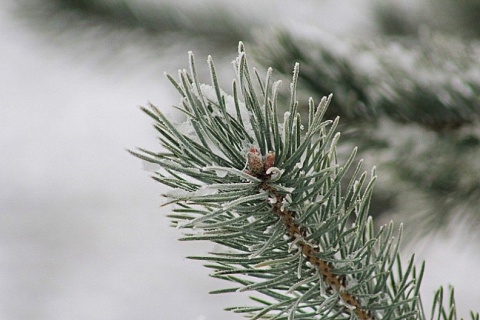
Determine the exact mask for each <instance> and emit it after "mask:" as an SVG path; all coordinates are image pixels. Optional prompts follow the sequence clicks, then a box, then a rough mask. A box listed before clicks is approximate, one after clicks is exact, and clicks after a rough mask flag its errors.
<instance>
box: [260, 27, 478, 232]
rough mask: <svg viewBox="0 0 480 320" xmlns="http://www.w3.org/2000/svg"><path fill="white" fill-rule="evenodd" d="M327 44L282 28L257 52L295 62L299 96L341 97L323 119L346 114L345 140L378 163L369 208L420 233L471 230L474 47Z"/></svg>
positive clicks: (423, 41) (430, 39) (431, 38)
mask: <svg viewBox="0 0 480 320" xmlns="http://www.w3.org/2000/svg"><path fill="white" fill-rule="evenodd" d="M329 40H331V39H320V40H319V42H317V43H315V42H314V41H312V40H301V39H300V38H299V37H294V36H293V35H291V34H289V33H288V32H286V31H284V32H280V33H278V34H277V37H275V38H274V40H272V41H270V42H268V43H267V44H265V45H263V46H260V48H259V49H257V53H258V55H257V58H258V59H259V60H260V61H262V63H263V64H267V63H272V62H273V65H274V67H275V68H276V70H279V71H280V72H281V73H282V74H284V77H286V76H287V73H289V71H288V68H289V66H290V61H292V60H297V61H300V62H301V63H302V65H303V66H304V67H303V72H302V74H301V75H300V78H299V86H303V87H304V88H306V89H304V91H303V95H304V96H319V95H323V94H326V93H328V92H336V93H338V94H337V96H336V100H335V105H334V106H333V107H332V108H330V109H329V111H327V114H326V117H327V118H330V119H333V118H335V117H336V116H338V115H340V116H341V117H342V120H343V121H342V122H343V125H340V129H341V130H342V133H343V134H344V135H343V136H344V138H345V139H346V140H344V141H347V142H349V143H350V144H353V145H357V146H359V147H360V150H361V152H362V156H363V157H366V158H367V159H368V161H367V164H368V166H372V165H374V164H375V165H377V166H378V167H379V170H381V172H382V176H383V177H384V179H383V180H382V179H381V180H380V181H379V183H380V190H381V193H380V194H377V195H376V197H374V200H373V203H372V206H373V207H374V211H373V212H372V213H373V214H375V213H378V214H381V213H385V212H390V213H397V214H398V213H400V214H403V216H404V217H405V219H406V220H409V222H411V223H412V224H415V225H417V226H418V225H423V226H425V234H427V232H430V231H435V230H439V229H442V228H444V227H445V226H447V225H448V223H447V222H449V221H455V222H456V223H458V221H459V220H462V219H465V220H466V219H469V221H471V222H470V223H469V225H470V226H471V227H472V229H474V228H475V227H474V226H477V225H478V223H476V221H479V220H478V218H479V216H478V214H477V213H478V210H477V209H476V208H478V206H479V205H480V203H479V199H480V175H479V172H480V171H479V170H478V161H477V160H476V159H478V157H480V132H479V131H478V128H479V123H480V100H479V99H478V96H477V95H476V94H475V92H479V91H480V78H479V77H478V76H476V75H478V74H479V73H480V68H479V66H480V61H479V60H478V57H479V56H478V52H480V45H479V44H478V43H476V42H470V43H468V44H466V43H463V42H462V41H460V40H459V39H455V38H451V37H446V36H441V35H431V34H423V35H422V37H421V38H420V40H418V41H417V40H413V39H412V40H411V41H409V42H399V41H395V40H393V41H391V42H389V41H388V40H378V39H377V40H376V41H375V43H367V44H365V43H355V42H349V41H341V40H338V39H337V41H334V42H335V43H337V45H336V46H335V45H333V46H332V45H330V43H331V41H330V42H329ZM391 40H392V39H391ZM405 60H407V61H406V62H405ZM339 95H340V97H339ZM285 99H286V100H288V98H285ZM305 109H306V108H304V110H305ZM304 112H305V111H304ZM391 181H395V183H393V184H392V183H391ZM415 195H416V196H415ZM419 195H421V196H419ZM412 198H415V199H416V200H415V201H404V200H403V199H412ZM412 211H413V212H419V214H415V215H412ZM458 215H461V216H462V219H459V218H458ZM417 237H418V235H417ZM409 238H411V239H413V238H414V237H410V236H409Z"/></svg>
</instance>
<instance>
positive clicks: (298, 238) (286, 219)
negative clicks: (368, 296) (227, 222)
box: [247, 147, 374, 320]
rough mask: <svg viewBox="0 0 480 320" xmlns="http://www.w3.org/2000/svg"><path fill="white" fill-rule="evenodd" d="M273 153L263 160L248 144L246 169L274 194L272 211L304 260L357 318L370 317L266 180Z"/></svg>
mask: <svg viewBox="0 0 480 320" xmlns="http://www.w3.org/2000/svg"><path fill="white" fill-rule="evenodd" d="M274 157H275V154H274V153H273V152H269V153H268V155H267V156H266V158H265V160H263V159H262V156H261V154H260V153H259V152H258V151H257V150H256V149H255V148H254V147H251V148H250V152H248V153H247V164H248V168H249V170H250V171H249V173H250V174H252V175H254V176H256V177H257V178H259V179H261V180H262V183H261V184H260V188H261V189H263V190H265V191H268V192H270V193H271V195H273V196H274V197H275V200H276V201H275V202H274V203H272V209H273V212H274V213H275V214H276V215H277V216H278V217H279V218H280V219H281V220H282V222H283V224H284V225H285V228H286V231H287V233H288V235H289V236H290V238H291V239H292V241H295V243H296V245H297V246H298V247H299V248H300V250H301V251H302V253H303V255H304V256H305V257H306V260H307V261H308V262H310V263H311V264H312V265H314V266H315V267H316V268H317V270H318V271H319V272H320V274H321V275H322V278H323V280H324V281H325V283H326V284H327V285H328V286H329V287H330V288H331V289H332V290H335V291H336V292H338V294H339V295H340V297H341V298H342V300H343V301H344V302H345V303H346V304H348V305H350V306H352V307H353V308H352V311H353V312H354V313H355V314H356V316H357V317H358V318H359V319H360V320H374V318H373V316H372V315H371V313H370V312H369V311H367V310H365V309H363V307H362V306H361V304H360V302H359V300H358V298H356V297H355V296H353V295H352V294H351V293H348V292H347V291H346V285H345V278H344V277H342V276H340V275H337V274H334V273H333V272H332V271H331V269H332V266H331V264H330V263H328V262H326V261H324V260H322V259H320V258H319V257H317V253H319V252H320V250H319V248H318V247H316V246H313V245H312V244H310V243H308V242H306V241H305V240H304V239H307V234H306V232H305V231H304V230H302V228H301V226H300V225H299V224H298V223H297V222H296V221H295V218H294V212H292V211H290V210H286V209H285V208H283V201H284V199H285V198H284V196H283V195H281V194H279V193H278V192H277V190H276V189H275V188H274V187H272V186H271V185H269V183H268V181H269V180H270V174H268V173H267V171H268V169H270V168H271V167H272V166H273V162H274Z"/></svg>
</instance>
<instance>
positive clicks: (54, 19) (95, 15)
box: [15, 0, 257, 54]
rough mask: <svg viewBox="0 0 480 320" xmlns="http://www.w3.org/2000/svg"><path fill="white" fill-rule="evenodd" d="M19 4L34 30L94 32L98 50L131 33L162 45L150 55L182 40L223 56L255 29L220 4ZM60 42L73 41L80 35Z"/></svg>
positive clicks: (81, 0)
mask: <svg viewBox="0 0 480 320" xmlns="http://www.w3.org/2000/svg"><path fill="white" fill-rule="evenodd" d="M20 3H21V4H20V5H18V6H17V8H16V12H15V13H16V15H17V16H19V17H21V18H24V20H25V21H27V22H28V23H29V24H32V25H33V26H34V28H35V30H37V29H38V28H39V27H40V28H41V29H43V30H44V31H47V32H48V33H50V34H61V33H65V32H76V33H78V31H79V30H89V29H93V31H94V32H95V38H96V39H95V40H96V41H98V42H99V44H100V46H102V45H103V43H102V42H103V41H104V40H108V41H109V44H111V42H112V41H113V42H114V41H116V39H115V37H113V36H112V35H113V34H116V33H119V32H120V31H123V32H129V33H131V39H129V41H124V42H126V43H135V42H136V41H138V38H139V37H140V38H143V39H146V40H149V42H155V43H156V42H158V45H157V46H156V48H155V49H153V50H152V51H155V52H156V54H158V47H168V46H174V45H176V44H177V43H178V42H179V40H182V41H183V42H192V41H195V42H196V45H197V47H199V48H205V47H208V48H210V49H211V48H212V47H214V48H215V49H216V50H217V51H219V52H221V51H222V50H226V48H228V47H231V46H232V45H234V44H236V43H237V39H240V38H241V39H250V38H251V34H250V31H251V26H252V25H256V24H257V23H256V22H255V21H252V19H250V18H249V17H242V18H241V19H239V18H238V17H237V16H236V15H235V14H233V13H232V12H231V10H228V8H227V7H223V6H221V5H216V6H214V7H212V6H210V7H208V8H197V7H195V8H193V9H192V7H191V6H190V7H189V6H185V5H183V6H182V4H179V3H176V2H170V1H159V2H157V3H155V4H153V3H145V2H143V3H142V2H138V1H128V0H122V1H113V2H112V1H102V0H29V1H20ZM219 25H221V28H219V27H218V26H219ZM247 25H248V26H249V27H248V28H247V27H246V26H247ZM139 31H140V32H139ZM172 38H173V39H172ZM62 40H63V41H67V42H68V41H71V42H75V41H78V36H72V37H66V38H64V39H62ZM102 40H103V41H102Z"/></svg>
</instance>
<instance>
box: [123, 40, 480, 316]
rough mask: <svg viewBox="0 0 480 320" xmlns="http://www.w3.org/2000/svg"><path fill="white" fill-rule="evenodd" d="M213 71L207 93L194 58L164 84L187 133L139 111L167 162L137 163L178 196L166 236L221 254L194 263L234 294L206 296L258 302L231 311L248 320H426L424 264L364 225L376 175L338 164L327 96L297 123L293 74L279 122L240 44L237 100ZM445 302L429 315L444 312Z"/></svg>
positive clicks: (273, 86) (269, 85)
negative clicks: (241, 296) (149, 167)
mask: <svg viewBox="0 0 480 320" xmlns="http://www.w3.org/2000/svg"><path fill="white" fill-rule="evenodd" d="M208 63H209V66H210V71H211V75H212V85H206V84H202V83H200V82H199V79H198V76H197V72H196V66H195V61H194V58H193V54H190V73H189V72H187V71H186V70H183V71H180V72H179V80H178V81H176V80H174V79H173V78H172V77H171V76H168V78H169V80H170V81H171V82H172V84H173V85H174V86H175V88H177V90H178V91H179V93H180V95H181V97H182V100H181V103H180V106H179V107H178V108H179V110H181V111H182V112H184V113H185V115H186V116H187V121H186V122H184V123H181V124H176V123H173V122H171V121H170V120H169V119H168V118H167V117H166V116H165V115H164V114H163V113H162V112H161V111H160V110H159V109H158V108H156V107H155V106H150V107H149V108H144V109H143V110H144V111H145V112H146V113H147V114H148V115H149V116H151V117H152V118H153V119H154V121H155V128H156V129H157V130H158V131H159V133H160V135H161V141H162V145H163V147H164V148H165V150H166V151H165V152H161V153H155V152H150V151H146V150H140V151H139V152H132V153H133V154H134V155H136V156H138V157H140V158H142V159H144V160H146V161H149V162H152V163H156V164H159V165H160V167H161V169H160V170H158V171H157V172H156V173H155V175H154V179H155V180H157V181H159V182H161V183H163V184H165V185H167V186H170V187H174V188H175V189H173V190H172V191H170V192H168V193H166V194H165V195H164V196H165V197H167V198H169V199H170V201H169V202H168V203H175V204H176V206H175V208H174V209H173V213H172V214H171V215H170V218H171V219H172V222H173V225H174V226H177V227H180V228H183V229H185V230H190V231H189V233H186V234H185V235H184V237H183V238H182V240H186V241H193V240H209V241H212V242H214V243H217V244H220V245H222V246H223V247H224V248H225V250H224V251H222V252H212V253H210V254H208V255H207V256H198V257H190V258H191V259H197V260H203V261H207V262H208V264H207V265H206V266H207V267H209V268H211V269H213V274H212V276H213V277H216V278H220V279H225V280H228V281H230V282H235V283H237V285H235V286H234V287H230V288H226V289H221V290H217V291H214V292H212V293H225V292H237V291H240V292H243V291H255V292H257V293H258V294H261V296H263V297H261V296H258V295H257V296H255V297H252V299H253V301H255V302H256V303H257V305H256V306H251V307H238V306H237V307H233V308H230V309H229V310H232V311H234V312H237V313H243V314H245V315H246V316H248V317H250V318H252V319H260V318H268V319H317V318H318V319H362V320H366V319H426V316H425V313H424V311H423V307H422V303H421V299H420V296H419V287H420V283H421V279H422V276H423V270H424V265H423V264H422V265H421V267H420V268H417V267H416V266H415V265H414V259H413V256H412V257H411V258H410V259H409V261H408V262H407V263H404V262H402V261H401V258H400V254H399V251H398V250H399V243H400V238H401V234H402V228H400V231H399V233H398V237H396V238H395V237H394V226H393V223H390V224H389V225H386V226H382V227H381V228H380V229H379V230H375V228H374V225H373V219H372V218H371V217H369V216H368V211H369V204H370V198H371V195H372V190H373V183H374V181H375V173H374V172H372V179H371V180H370V181H368V182H367V175H366V174H365V173H361V172H360V171H361V169H360V165H358V166H356V168H353V167H352V168H351V165H352V163H353V160H354V157H355V154H356V150H355V149H354V151H353V152H352V153H351V155H350V156H349V157H348V159H347V160H346V161H345V162H344V163H343V164H340V161H339V160H338V159H337V155H336V146H337V142H338V139H339V134H338V133H335V132H336V127H337V124H338V118H336V119H335V120H333V121H332V120H327V121H323V120H322V119H323V117H324V114H325V112H326V110H327V106H328V105H329V103H330V101H331V98H332V97H331V96H329V97H328V98H327V97H324V98H322V99H321V101H320V104H319V105H318V107H316V106H315V104H314V102H313V99H310V100H309V110H308V116H307V120H306V122H302V120H301V116H300V114H299V112H298V101H297V98H296V84H297V79H298V75H299V69H298V64H297V65H296V66H295V69H294V76H293V82H292V85H291V86H290V89H291V99H290V103H289V107H288V111H287V112H286V113H285V114H284V116H283V121H282V120H281V119H279V117H278V112H277V111H278V109H279V106H278V101H277V95H278V89H279V82H273V80H272V69H269V70H268V71H267V74H266V77H265V80H264V81H262V80H261V78H262V77H261V76H260V74H259V73H258V72H257V71H256V70H253V74H254V76H255V77H254V79H255V81H254V80H253V79H252V76H251V69H250V68H249V66H248V62H247V59H246V54H245V49H244V46H243V44H242V43H240V45H239V56H238V58H237V59H236V60H235V63H234V65H235V69H236V71H237V80H236V81H234V82H233V96H229V95H227V94H226V93H224V92H223V91H222V90H221V89H220V87H219V84H218V81H217V79H216V76H215V75H216V72H215V68H214V65H213V60H212V59H211V58H210V57H209V59H208ZM258 91H259V92H260V94H257V92H258ZM240 96H241V97H242V99H240ZM349 171H351V173H350V177H351V178H350V179H349V180H348V181H345V179H346V178H345V177H346V174H347V172H349ZM342 186H346V187H344V188H343V189H344V190H345V191H342ZM442 294H443V291H442V290H440V291H439V293H438V294H437V297H436V300H435V304H434V308H439V309H438V310H450V309H451V308H452V307H453V306H452V304H451V301H450V304H449V303H448V302H447V303H446V305H447V306H446V307H444V305H445V303H444V302H443V301H442V297H443V296H442ZM445 308H446V309H445ZM440 313H441V315H439V318H438V319H452V315H454V314H455V311H452V312H450V314H448V315H447V314H446V313H445V312H443V311H442V312H440ZM475 317H476V318H475ZM472 319H478V315H474V314H473V313H472Z"/></svg>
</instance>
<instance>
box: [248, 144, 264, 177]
mask: <svg viewBox="0 0 480 320" xmlns="http://www.w3.org/2000/svg"><path fill="white" fill-rule="evenodd" d="M247 164H248V169H250V171H251V172H252V173H253V174H255V175H261V174H263V160H262V155H261V154H260V153H258V151H257V149H255V148H254V147H250V151H249V152H247Z"/></svg>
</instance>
